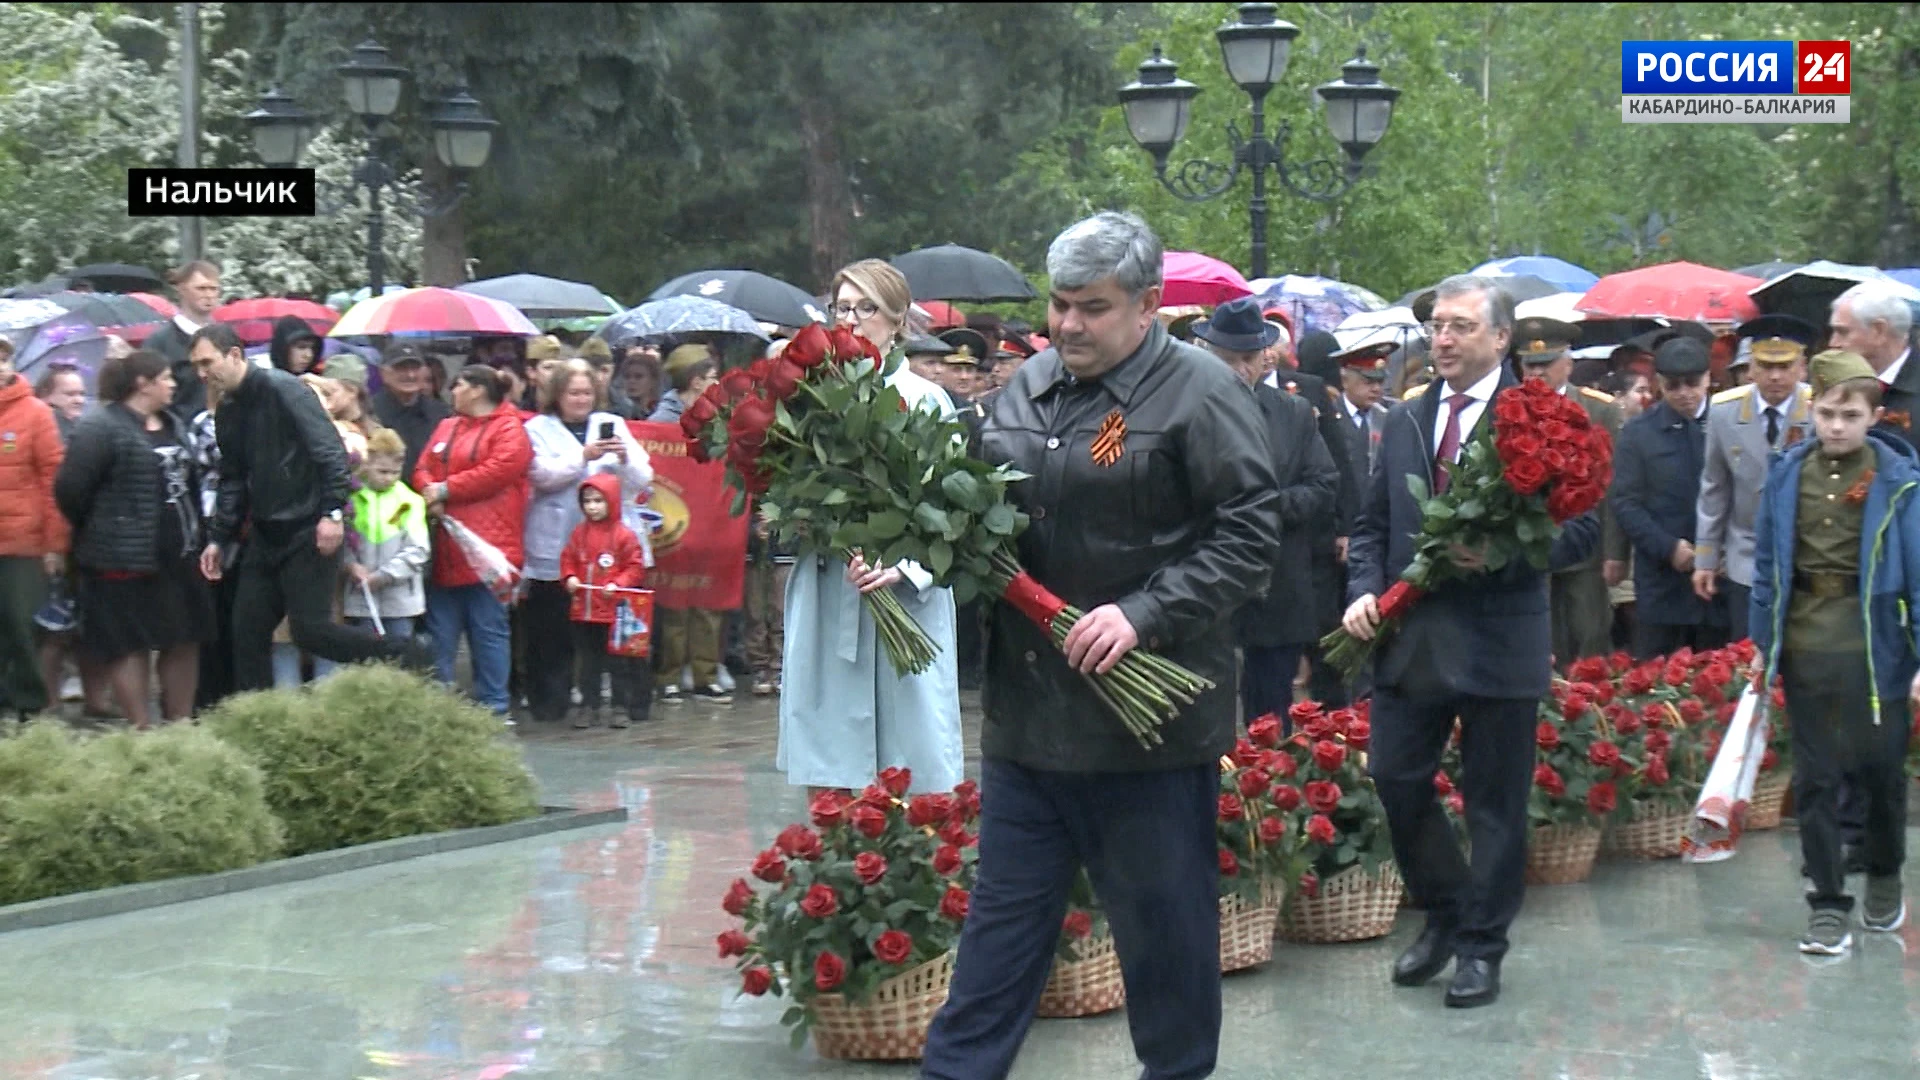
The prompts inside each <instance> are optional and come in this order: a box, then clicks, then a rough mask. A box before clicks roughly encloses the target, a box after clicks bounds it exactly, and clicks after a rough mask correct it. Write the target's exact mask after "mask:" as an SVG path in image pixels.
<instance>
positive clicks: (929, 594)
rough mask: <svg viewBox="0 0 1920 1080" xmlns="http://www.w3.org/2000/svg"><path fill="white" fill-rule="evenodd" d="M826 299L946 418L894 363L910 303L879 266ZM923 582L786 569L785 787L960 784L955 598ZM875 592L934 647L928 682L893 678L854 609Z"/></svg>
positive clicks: (898, 279)
mask: <svg viewBox="0 0 1920 1080" xmlns="http://www.w3.org/2000/svg"><path fill="white" fill-rule="evenodd" d="M829 295H830V296H831V297H832V298H833V302H834V304H833V308H834V317H835V318H836V319H837V320H838V321H840V322H841V323H842V324H845V325H848V326H850V327H852V328H853V329H854V330H855V331H857V332H858V333H859V334H861V335H862V336H863V337H865V338H866V339H867V340H869V341H871V342H873V343H874V344H875V345H877V346H879V348H880V351H881V352H883V353H886V354H888V355H889V357H890V362H891V363H894V364H895V365H896V368H895V371H894V373H893V374H892V375H891V376H889V377H888V379H887V384H888V385H890V386H892V387H894V388H895V389H897V390H899V391H900V394H901V396H902V397H904V398H905V399H906V401H907V405H908V407H909V408H925V409H935V410H938V411H939V412H940V414H941V415H943V416H946V415H951V414H952V412H953V402H952V401H951V400H949V399H948V397H947V394H946V391H944V390H942V389H940V387H938V386H936V385H934V384H933V383H931V382H928V381H927V380H925V379H923V378H921V377H919V376H918V375H915V374H913V372H911V371H909V370H908V369H907V366H906V364H904V363H902V362H900V357H899V356H898V355H897V354H898V350H899V348H900V346H901V344H902V342H903V341H904V336H903V332H904V328H905V326H906V319H907V309H908V308H909V307H910V306H912V303H913V298H912V295H911V293H910V292H909V290H908V288H907V281H906V278H904V277H902V276H901V275H900V272H899V271H898V270H895V269H894V268H893V267H892V266H889V265H888V264H886V263H884V262H881V261H880V260H878V259H868V260H864V261H862V262H857V263H854V264H853V265H851V266H849V267H847V268H845V269H843V270H841V271H840V272H839V273H838V274H836V275H835V276H834V279H833V289H832V291H831V292H830V293H829ZM932 582H933V578H932V575H930V574H928V573H927V572H926V571H925V570H924V569H922V568H921V567H919V566H918V565H916V564H914V563H910V562H903V563H901V564H900V565H898V566H889V567H879V568H876V567H871V566H868V565H867V564H866V563H865V562H864V561H862V560H859V559H855V560H854V561H853V562H852V563H851V564H850V565H848V564H842V563H840V562H839V561H838V560H832V561H829V560H825V559H822V558H820V557H819V556H818V555H809V556H805V557H802V558H801V559H800V560H799V561H798V562H797V563H796V564H795V565H794V568H793V575H792V576H791V577H790V578H788V579H787V594H786V599H787V605H786V607H787V610H786V652H785V656H784V661H783V664H782V670H783V684H782V687H781V694H780V746H779V751H778V753H777V754H776V755H775V757H774V764H775V766H776V767H778V768H779V769H781V770H782V771H783V772H785V773H786V774H787V782H788V783H790V784H796V785H802V784H804V785H806V786H807V787H808V788H810V789H814V791H817V790H820V789H826V788H840V789H845V790H849V791H858V790H860V789H861V788H863V787H865V786H866V785H868V784H870V783H872V782H873V780H874V777H875V776H876V775H877V774H878V773H879V772H880V770H882V769H885V768H889V767H892V766H904V767H906V768H908V769H910V770H912V772H913V788H912V790H914V791H916V792H942V791H949V790H951V789H952V788H953V786H954V785H955V784H958V783H959V782H960V780H961V778H962V769H963V767H964V761H963V751H962V749H961V741H960V681H959V674H958V668H957V667H956V665H955V661H954V604H953V593H952V591H951V590H949V589H944V588H933V587H932ZM877 589H892V590H893V591H894V595H895V596H897V597H899V599H900V602H901V604H902V605H903V606H905V608H906V609H907V614H908V615H911V616H912V617H913V620H914V621H915V622H917V623H919V624H920V629H921V630H923V631H925V632H926V635H927V637H928V638H929V639H930V640H931V641H932V642H933V644H934V648H935V649H936V650H937V652H936V654H935V656H934V660H933V666H931V667H929V668H928V669H927V670H926V671H923V672H921V673H920V674H918V675H906V676H902V675H900V674H898V673H897V672H895V671H894V669H893V664H892V663H891V662H890V661H889V660H888V659H887V655H886V649H885V647H884V646H882V645H881V644H880V640H879V635H878V633H877V631H876V629H875V627H874V623H873V616H872V615H870V614H868V613H867V609H866V604H865V603H864V602H863V601H862V600H861V594H862V593H864V592H872V591H874V590H877ZM810 794H811V792H810Z"/></svg>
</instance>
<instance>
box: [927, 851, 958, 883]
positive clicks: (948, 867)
mask: <svg viewBox="0 0 1920 1080" xmlns="http://www.w3.org/2000/svg"><path fill="white" fill-rule="evenodd" d="M958 869H960V849H959V848H957V847H954V846H953V845H952V844H941V845H940V849H939V850H938V851H935V852H934V853H933V872H934V873H936V874H939V875H940V876H941V877H951V876H953V872H954V871H956V870H958Z"/></svg>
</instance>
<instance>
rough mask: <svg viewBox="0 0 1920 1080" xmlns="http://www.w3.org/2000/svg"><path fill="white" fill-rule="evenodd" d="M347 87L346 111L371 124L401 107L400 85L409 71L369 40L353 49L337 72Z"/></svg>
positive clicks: (377, 44) (377, 43) (378, 44)
mask: <svg viewBox="0 0 1920 1080" xmlns="http://www.w3.org/2000/svg"><path fill="white" fill-rule="evenodd" d="M335 70H337V71H339V72H340V81H341V83H342V84H343V85H344V87H345V88H346V92H347V108H348V109H349V110H351V111H352V112H353V113H354V114H355V115H357V116H359V117H360V118H361V119H362V120H365V121H366V122H367V123H369V124H372V123H376V122H378V121H380V120H384V119H386V118H387V117H389V116H392V115H393V111H394V110H395V109H397V108H399V107H400V84H401V82H402V81H404V80H405V79H406V77H407V74H408V72H407V69H406V68H403V67H401V66H400V65H398V64H395V63H393V62H392V61H391V60H390V59H389V58H388V55H387V50H386V49H384V48H382V47H381V45H380V43H379V42H376V41H374V40H372V39H371V38H369V39H368V40H366V41H363V42H361V43H360V44H359V45H356V46H354V49H353V54H352V55H351V56H350V57H348V59H347V62H346V63H344V64H341V65H340V66H339V67H338V68H337V69H335Z"/></svg>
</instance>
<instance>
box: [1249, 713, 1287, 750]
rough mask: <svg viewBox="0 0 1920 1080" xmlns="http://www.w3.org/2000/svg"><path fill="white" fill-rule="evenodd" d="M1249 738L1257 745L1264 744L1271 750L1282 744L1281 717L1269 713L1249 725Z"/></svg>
mask: <svg viewBox="0 0 1920 1080" xmlns="http://www.w3.org/2000/svg"><path fill="white" fill-rule="evenodd" d="M1247 738H1249V739H1251V740H1253V744H1254V745H1255V746H1264V747H1266V748H1267V749H1269V750H1271V749H1273V748H1274V747H1276V746H1279V745H1280V718H1279V717H1277V716H1275V715H1273V714H1272V713H1268V714H1267V715H1265V716H1263V717H1261V718H1260V719H1258V720H1255V721H1254V722H1253V723H1251V724H1248V725H1247Z"/></svg>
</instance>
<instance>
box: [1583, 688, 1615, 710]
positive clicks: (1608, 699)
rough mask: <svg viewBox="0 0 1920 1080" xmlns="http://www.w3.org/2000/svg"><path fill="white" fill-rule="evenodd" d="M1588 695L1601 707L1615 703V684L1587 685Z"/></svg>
mask: <svg viewBox="0 0 1920 1080" xmlns="http://www.w3.org/2000/svg"><path fill="white" fill-rule="evenodd" d="M1587 694H1588V695H1589V696H1591V697H1592V698H1593V700H1594V701H1595V702H1597V703H1599V704H1601V705H1610V704H1612V703H1613V684H1612V683H1610V682H1603V683H1589V684H1587Z"/></svg>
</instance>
